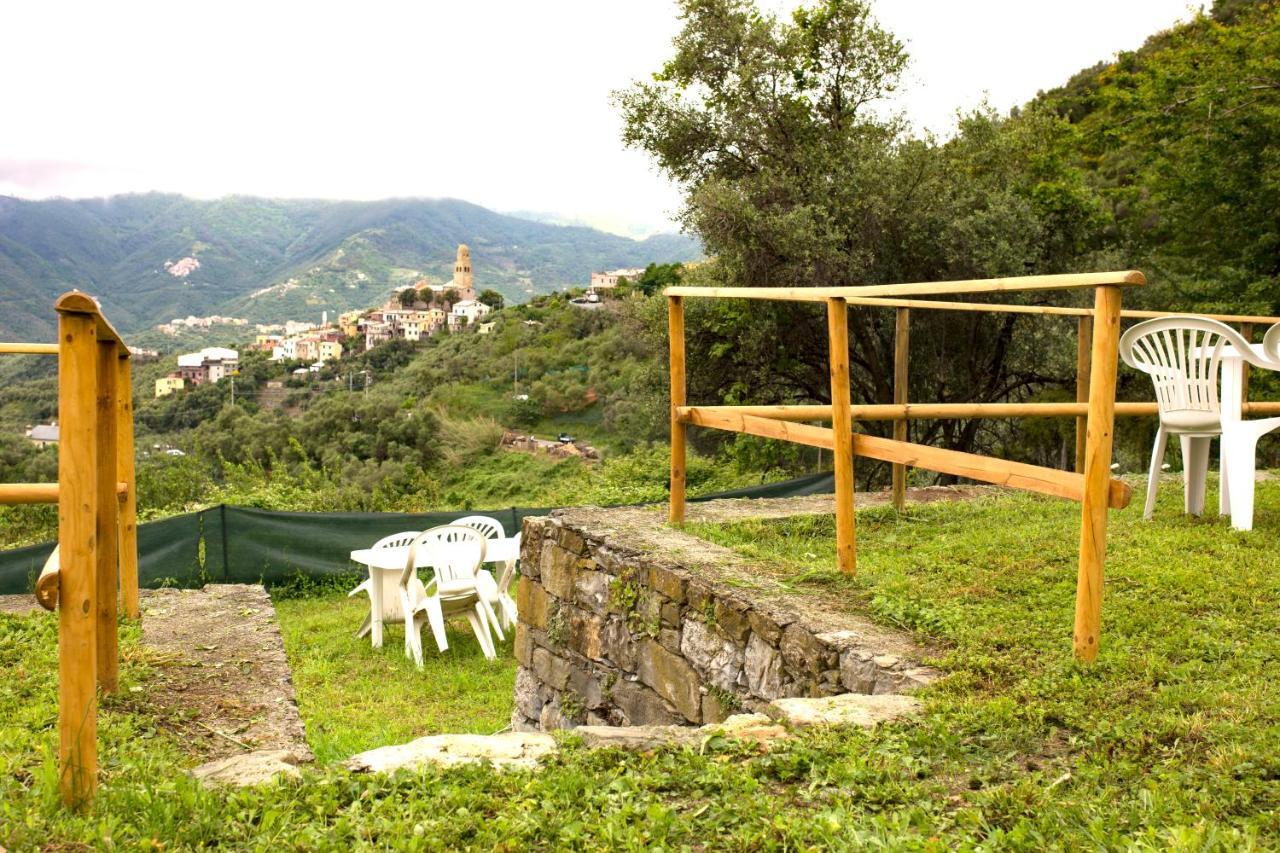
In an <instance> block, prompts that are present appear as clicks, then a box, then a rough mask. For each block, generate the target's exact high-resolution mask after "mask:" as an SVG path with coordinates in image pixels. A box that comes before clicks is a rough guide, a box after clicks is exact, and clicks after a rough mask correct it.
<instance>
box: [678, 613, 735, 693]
mask: <svg viewBox="0 0 1280 853" xmlns="http://www.w3.org/2000/svg"><path fill="white" fill-rule="evenodd" d="M680 652H681V654H683V655H684V657H685V658H686V659H687V660H688V661H689V662H690V663H692V664H693V666H694V668H695V669H696V670H697V671H698V672H699V673H700V674H701V675H702V677H703V678H704V679H705V680H706V681H707V682H708V683H710V684H714V685H715V686H716V687H719V688H720V689H721V690H728V691H732V690H735V689H737V687H738V678H739V676H741V675H742V664H743V649H742V647H741V646H739V645H738V644H737V643H735V642H734V641H733V640H732V639H730V638H729V637H726V636H725V635H724V634H723V633H721V632H720V629H719V628H718V627H712V626H710V625H707V624H705V623H703V622H700V621H699V620H697V619H690V620H688V621H687V622H685V625H684V632H683V638H682V640H681V642H680Z"/></svg>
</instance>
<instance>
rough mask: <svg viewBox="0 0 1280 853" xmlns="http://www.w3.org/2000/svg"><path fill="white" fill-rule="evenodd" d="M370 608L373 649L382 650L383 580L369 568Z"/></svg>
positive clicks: (374, 570) (376, 572) (375, 570)
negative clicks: (371, 610) (371, 609)
mask: <svg viewBox="0 0 1280 853" xmlns="http://www.w3.org/2000/svg"><path fill="white" fill-rule="evenodd" d="M369 606H370V607H371V608H373V613H372V619H371V622H372V629H373V630H372V631H371V633H372V635H373V647H374V648H375V649H380V648H382V578H381V577H380V575H379V572H378V570H377V569H375V568H374V567H373V566H370V567H369Z"/></svg>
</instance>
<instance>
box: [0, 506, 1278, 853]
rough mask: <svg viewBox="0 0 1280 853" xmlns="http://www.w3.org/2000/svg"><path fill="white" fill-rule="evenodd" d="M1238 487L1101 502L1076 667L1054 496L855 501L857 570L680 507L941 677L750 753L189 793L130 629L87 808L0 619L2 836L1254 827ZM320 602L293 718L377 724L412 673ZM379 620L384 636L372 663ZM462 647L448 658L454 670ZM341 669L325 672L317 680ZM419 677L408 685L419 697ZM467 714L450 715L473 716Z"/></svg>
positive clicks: (42, 680) (303, 633) (1263, 758)
mask: <svg viewBox="0 0 1280 853" xmlns="http://www.w3.org/2000/svg"><path fill="white" fill-rule="evenodd" d="M1257 497H1258V515H1257V528H1256V530H1255V531H1254V532H1253V533H1252V534H1242V533H1236V532H1233V531H1232V530H1231V529H1230V527H1229V525H1228V524H1227V522H1226V521H1225V520H1221V519H1218V518H1216V517H1213V518H1206V519H1203V520H1195V519H1187V518H1185V517H1183V516H1182V515H1181V514H1180V513H1179V511H1178V503H1179V502H1180V495H1179V494H1178V490H1176V489H1174V488H1169V489H1166V492H1165V494H1164V495H1163V496H1162V500H1161V504H1160V507H1159V514H1158V515H1157V518H1156V520H1155V521H1154V522H1152V523H1149V524H1148V523H1143V522H1142V521H1141V519H1140V517H1139V516H1140V501H1138V500H1135V503H1134V506H1132V507H1130V508H1129V509H1127V510H1124V511H1120V512H1115V513H1113V514H1112V515H1111V533H1112V535H1111V537H1110V548H1109V560H1108V574H1107V587H1106V595H1105V598H1104V604H1103V638H1102V640H1103V642H1102V650H1101V654H1100V656H1099V659H1098V662H1097V663H1096V664H1094V665H1092V666H1085V665H1081V664H1078V663H1076V662H1075V661H1073V660H1072V658H1071V621H1072V607H1073V601H1074V595H1075V590H1074V587H1075V550H1076V537H1077V536H1078V512H1079V510H1078V507H1076V506H1073V505H1071V504H1068V503H1065V502H1058V501H1052V500H1042V499H1039V498H1035V497H1026V496H1010V497H1002V498H998V499H990V500H982V501H975V502H972V503H965V504H932V505H928V506H920V507H914V508H912V509H911V510H910V511H909V512H907V513H906V514H904V515H901V516H897V515H895V514H894V513H892V511H888V510H876V511H868V512H863V513H860V514H859V531H858V533H859V566H860V574H859V575H858V576H857V577H856V578H846V577H844V576H841V575H839V574H838V573H836V572H834V571H833V570H832V568H831V567H832V565H833V564H834V547H833V542H832V538H833V536H832V529H831V521H830V519H823V518H817V519H792V520H783V521H776V522H744V523H740V524H734V525H725V526H715V527H700V528H698V531H699V532H700V533H702V534H703V535H705V536H707V537H709V538H712V539H714V540H716V541H719V542H722V543H724V544H727V545H729V546H731V547H734V548H737V549H739V550H741V551H742V552H743V553H745V554H748V555H752V556H754V557H756V558H758V559H759V560H761V561H767V562H768V563H769V564H770V566H771V568H770V571H771V572H778V573H782V574H784V575H788V576H789V577H790V583H791V584H792V585H793V586H794V587H795V588H796V590H797V592H798V593H801V594H803V593H806V592H812V593H814V594H823V595H835V596H838V597H839V598H841V599H842V600H847V601H848V602H849V603H850V606H851V607H859V608H865V609H866V610H867V611H869V612H871V613H872V614H874V615H875V616H876V618H877V619H879V620H881V621H884V622H888V623H895V624H899V625H902V626H904V627H906V628H908V629H910V630H913V631H917V632H919V633H920V634H921V635H922V636H924V637H926V638H928V639H930V640H932V641H933V642H934V643H936V644H937V647H938V648H939V649H940V651H939V657H938V659H937V660H935V661H933V663H935V664H936V665H938V666H939V667H941V668H942V669H943V670H944V671H945V672H946V673H947V676H946V678H944V679H943V680H942V681H940V682H939V683H937V684H935V685H933V686H932V687H930V688H929V689H928V690H926V691H925V692H924V694H923V696H922V698H923V699H924V701H925V712H924V714H923V715H921V716H920V717H919V718H918V719H915V720H912V721H908V722H903V723H898V724H894V725H889V726H884V727H881V728H879V729H876V730H875V731H871V732H863V731H844V732H825V733H811V734H807V735H804V736H801V737H798V738H796V739H795V740H794V741H792V742H790V743H789V744H787V745H785V746H783V747H780V748H777V749H775V750H774V751H772V752H769V753H760V752H757V751H755V750H753V749H750V748H748V747H744V746H737V745H733V744H728V743H722V742H719V741H716V740H712V741H711V742H709V743H707V744H705V745H704V746H703V747H702V748H700V749H679V750H670V751H659V752H655V753H651V754H645V755H630V754H621V753H616V752H596V753H590V752H586V751H582V750H578V749H573V748H570V749H569V750H568V751H567V752H565V753H563V754H562V755H561V756H560V757H559V758H557V759H556V760H554V761H553V762H552V763H551V764H550V765H549V766H548V767H546V768H544V769H543V770H542V771H540V772H538V773H526V772H512V773H502V774H498V773H492V772H489V771H488V770H486V769H484V768H469V769H455V770H450V771H439V770H429V771H425V772H422V773H417V774H411V773H402V774H399V775H396V776H394V777H380V776H373V777H363V776H353V775H350V774H347V773H345V772H343V771H341V770H339V769H336V768H333V767H320V768H318V769H316V770H314V771H309V772H308V773H307V775H306V777H305V780H304V782H303V783H302V784H295V783H288V782H285V783H279V784H275V785H271V786H267V787H264V788H262V789H259V790H253V791H235V792H230V791H213V792H209V791H203V790H200V789H199V788H197V787H196V786H194V785H193V784H191V783H190V782H188V781H187V780H186V779H185V777H183V776H182V775H181V768H182V767H183V759H182V757H181V755H180V753H179V751H178V750H177V748H176V745H175V744H173V743H171V742H170V741H168V740H167V738H166V736H165V735H164V734H163V733H162V732H159V731H156V730H155V728H154V726H153V725H152V724H151V722H150V717H149V715H148V711H147V707H146V703H145V683H146V682H145V674H146V673H145V661H142V660H140V659H139V657H140V656H139V654H138V651H137V637H136V632H134V631H132V630H131V631H130V632H128V633H127V635H126V637H125V641H124V648H125V650H126V655H127V662H126V667H125V678H126V684H129V685H137V686H142V687H144V692H142V693H140V694H126V695H129V696H131V697H134V698H130V699H129V700H126V703H116V702H114V701H113V702H112V703H108V707H107V708H106V709H105V710H104V713H103V714H102V730H101V731H102V741H103V749H102V753H103V758H104V767H105V768H106V772H105V774H104V779H103V786H102V790H101V796H100V798H99V801H98V804H97V806H96V808H95V809H94V811H93V812H91V813H90V814H88V815H84V816H79V815H69V814H67V813H65V812H63V811H61V810H60V809H59V808H58V807H57V805H56V798H55V797H54V796H53V794H52V791H53V790H54V778H53V775H52V771H51V769H50V768H51V767H52V763H51V759H50V756H51V754H52V748H53V744H54V738H55V731H54V719H55V711H54V697H55V689H56V685H55V681H54V675H53V669H54V665H55V662H56V654H55V652H54V651H53V648H54V639H55V637H54V630H53V620H52V619H51V618H50V617H48V616H37V617H24V618H16V617H0V669H3V670H4V672H5V673H17V677H16V678H14V677H6V678H4V679H0V845H4V846H7V847H9V848H10V849H14V850H20V849H27V848H29V847H32V846H35V845H37V844H46V843H51V844H62V845H68V846H71V845H75V844H77V843H84V844H90V845H103V846H105V845H104V842H103V841H102V839H103V838H107V837H109V838H110V839H111V840H112V842H113V843H114V844H115V845H117V846H121V847H139V846H146V845H149V844H150V843H151V840H152V839H156V840H158V841H161V842H163V843H164V844H165V846H168V847H176V848H189V847H196V846H201V845H210V844H219V845H221V846H225V847H231V848H235V849H242V848H257V849H275V848H277V847H281V846H286V845H287V846H293V847H297V848H306V849H311V848H315V849H349V848H352V847H355V848H361V849H372V848H385V847H394V848H402V847H403V848H410V849H442V848H456V847H474V848H482V849H492V848H494V847H502V848H504V849H523V848H526V847H553V848H557V849H559V848H576V849H589V848H601V847H624V848H628V849H641V848H644V849H648V848H668V849H669V848H682V847H700V846H711V847H719V848H729V849H740V850H746V849H761V848H789V849H794V848H806V847H814V846H819V847H822V846H826V847H842V848H847V847H862V846H879V847H888V848H892V849H922V850H931V849H943V848H951V847H960V848H974V847H981V848H986V849H991V848H1001V849H1009V848H1012V849H1028V848H1033V849H1043V848H1057V849H1080V848H1087V849H1121V848H1123V849H1132V848H1140V849H1170V848H1172V849H1181V850H1238V849H1249V848H1258V849H1267V848H1273V847H1276V846H1277V844H1280V679H1277V678H1276V672H1277V670H1276V667H1277V665H1280V632H1278V631H1277V629H1280V610H1278V609H1277V602H1278V601H1280V572H1277V570H1276V562H1277V561H1276V558H1275V554H1276V547H1275V545H1276V539H1277V533H1280V484H1272V483H1268V484H1263V485H1260V486H1259V489H1258V496H1257ZM1211 499H1212V496H1211ZM345 606H346V605H344V604H343V603H342V602H338V601H336V600H335V599H334V598H332V597H329V598H321V599H318V600H305V599H304V600H300V601H297V602H292V601H290V602H284V603H282V604H281V612H282V619H283V620H284V621H285V624H286V628H285V631H286V635H287V643H288V645H289V648H290V650H291V655H292V656H293V657H294V659H295V661H296V662H297V663H298V664H299V673H298V676H297V677H298V681H299V691H300V694H301V695H302V696H303V697H304V698H303V706H304V714H305V715H306V716H307V717H308V722H309V724H313V721H315V720H319V719H323V720H325V721H326V723H325V725H324V727H323V731H313V733H312V736H313V738H316V742H317V744H321V743H323V744H325V745H323V746H321V748H322V749H325V750H328V754H331V755H334V756H337V755H341V754H342V753H343V752H344V751H346V750H348V749H354V748H357V747H358V746H363V745H365V743H372V742H373V741H375V740H377V739H378V738H379V737H381V734H380V733H378V732H380V731H382V730H387V729H385V727H387V726H388V725H390V724H391V722H389V721H388V720H387V719H385V718H382V716H383V715H384V714H385V715H387V716H395V717H399V716H400V714H401V712H402V710H403V709H404V708H406V707H409V706H412V705H414V704H415V699H414V698H413V697H412V696H411V695H410V693H409V691H411V690H413V689H417V688H411V687H408V686H406V685H408V684H410V683H411V682H410V681H405V682H399V681H398V680H397V679H399V678H400V677H401V676H408V679H413V678H415V677H418V678H423V679H424V680H425V676H419V675H418V673H416V671H411V670H406V671H404V672H400V671H399V670H397V669H387V670H383V671H382V672H381V674H379V676H378V677H373V676H369V677H368V678H367V679H364V677H362V676H359V672H364V671H365V670H362V669H359V668H357V669H356V670H352V669H348V667H349V666H350V667H354V666H355V662H357V661H359V660H360V658H359V657H358V655H359V654H360V652H359V650H358V649H355V648H352V649H351V652H352V655H350V656H348V655H347V654H346V652H342V653H341V656H340V655H339V649H340V647H341V645H342V644H344V643H346V642H348V640H349V637H347V636H345V635H344V632H345V631H348V630H350V624H351V623H350V622H349V621H348V620H349V619H354V618H355V615H356V614H355V612H352V613H351V614H350V615H348V614H346V613H345V611H343V609H342V608H343V607H345ZM460 639H461V638H460ZM394 640H395V637H394V636H393V637H392V638H391V642H389V643H388V646H389V648H387V649H385V650H384V652H383V653H382V654H383V655H384V656H385V657H386V658H387V659H388V660H387V663H388V664H390V661H391V659H393V658H395V657H396V655H397V653H398V649H396V648H393V647H391V646H393V644H394ZM308 647H309V648H308ZM462 650H463V647H462V644H461V643H460V644H459V651H462ZM370 654H372V653H370ZM378 660H381V658H378ZM471 660H472V659H471V658H468V657H467V656H466V654H465V653H464V654H463V655H460V656H459V657H458V661H459V664H460V669H463V668H466V669H471V668H472V663H471ZM464 661H466V662H467V663H466V664H465V665H463V662H464ZM357 677H359V678H361V680H360V681H358V682H357V681H354V680H353V681H351V683H350V684H349V692H347V688H345V687H344V685H343V684H342V683H338V682H341V681H342V680H343V679H355V678H357ZM436 677H441V678H444V677H446V675H445V674H443V673H440V674H438V675H433V676H432V678H433V679H434V678H436ZM458 677H460V678H475V670H472V672H471V674H470V675H461V674H460V675H459V676H458ZM371 684H372V685H374V686H376V688H377V691H378V692H377V693H375V694H373V695H370V694H369V692H368V688H369V686H370V685H371ZM401 690H404V691H407V692H406V693H403V694H400V695H393V696H390V697H384V696H382V695H378V694H379V693H384V694H385V693H396V692H397V691H401ZM419 695H425V699H424V700H423V701H424V702H426V703H428V705H429V704H431V703H433V702H434V701H435V699H436V697H438V696H439V695H440V693H438V692H433V691H431V690H429V689H427V690H425V693H424V694H419ZM308 696H310V698H306V697H308ZM359 697H363V698H359ZM362 703H367V704H366V705H365V708H366V713H367V716H368V718H369V724H368V726H367V727H366V728H367V731H362V730H361V729H360V720H359V716H360V715H359V713H358V712H359V711H360V708H361V704H362ZM423 713H424V715H425V714H426V713H443V712H439V711H430V712H423ZM450 713H452V711H450ZM484 713H485V712H482V711H476V710H465V709H463V710H459V711H458V714H459V719H464V718H465V719H471V720H473V721H478V720H481V719H483V714H484ZM441 719H443V718H441ZM396 724H397V725H398V724H399V723H398V722H397V723H396ZM424 728H425V724H424ZM375 733H377V734H375ZM366 736H367V737H369V738H370V740H369V741H361V740H360V739H361V738H364V737H366ZM322 739H323V740H322Z"/></svg>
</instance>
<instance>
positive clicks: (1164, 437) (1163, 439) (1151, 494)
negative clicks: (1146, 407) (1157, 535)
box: [1142, 426, 1169, 521]
mask: <svg viewBox="0 0 1280 853" xmlns="http://www.w3.org/2000/svg"><path fill="white" fill-rule="evenodd" d="M1168 446H1169V433H1167V432H1165V431H1164V427H1163V426H1162V427H1160V428H1159V429H1157V430H1156V443H1155V447H1154V448H1152V450H1151V470H1150V471H1149V472H1148V473H1147V504H1146V506H1145V507H1144V508H1143V510H1142V517H1143V518H1144V519H1146V520H1147V521H1150V520H1151V516H1153V515H1155V511H1156V488H1157V487H1158V486H1159V485H1160V466H1161V465H1163V464H1164V451H1165V448H1166V447H1168Z"/></svg>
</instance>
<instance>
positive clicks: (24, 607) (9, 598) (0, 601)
mask: <svg viewBox="0 0 1280 853" xmlns="http://www.w3.org/2000/svg"><path fill="white" fill-rule="evenodd" d="M42 609H43V608H41V607H40V605H39V604H36V597H35V596H34V595H0V613H8V614H10V615H11V616H27V615H28V614H31V613H39V612H41V610H42Z"/></svg>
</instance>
